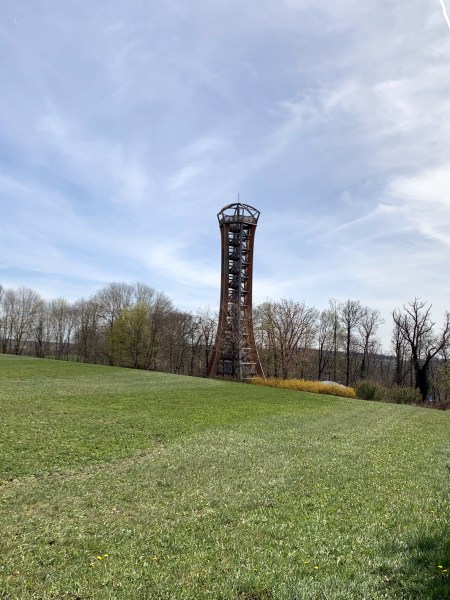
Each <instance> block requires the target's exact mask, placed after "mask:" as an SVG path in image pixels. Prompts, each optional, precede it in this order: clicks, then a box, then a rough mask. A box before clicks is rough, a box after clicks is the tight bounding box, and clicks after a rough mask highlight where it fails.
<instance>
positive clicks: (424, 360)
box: [392, 298, 450, 401]
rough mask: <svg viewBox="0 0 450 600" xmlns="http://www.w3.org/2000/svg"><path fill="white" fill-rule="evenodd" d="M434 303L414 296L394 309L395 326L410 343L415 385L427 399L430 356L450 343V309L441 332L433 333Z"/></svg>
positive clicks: (432, 356)
mask: <svg viewBox="0 0 450 600" xmlns="http://www.w3.org/2000/svg"><path fill="white" fill-rule="evenodd" d="M430 312H431V305H429V306H427V302H423V301H421V300H420V298H415V299H414V300H413V301H412V302H408V303H407V304H404V305H403V310H400V309H396V310H394V312H393V313H392V317H393V319H394V323H395V326H396V327H397V328H398V331H399V333H400V335H401V336H402V337H403V339H404V340H405V342H406V343H407V344H408V347H409V350H410V353H411V361H412V366H413V369H414V376H415V387H416V388H417V389H418V390H419V391H420V395H421V396H422V400H423V401H425V400H426V399H427V397H428V394H429V390H430V380H429V370H430V363H431V360H432V359H433V358H434V357H435V356H436V355H437V354H439V353H440V352H442V351H443V350H444V349H446V348H447V347H448V345H449V343H450V313H448V312H447V313H446V315H445V322H444V325H443V327H442V330H441V332H440V333H439V334H435V333H434V327H435V325H436V323H434V322H433V321H432V320H431V317H430Z"/></svg>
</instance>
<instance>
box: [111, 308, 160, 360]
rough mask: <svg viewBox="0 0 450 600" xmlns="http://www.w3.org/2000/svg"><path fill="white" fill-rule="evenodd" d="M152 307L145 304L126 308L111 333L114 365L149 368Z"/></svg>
mask: <svg viewBox="0 0 450 600" xmlns="http://www.w3.org/2000/svg"><path fill="white" fill-rule="evenodd" d="M149 340H150V307H149V306H148V304H146V303H145V302H139V303H138V304H135V305H134V306H130V307H127V308H124V309H123V310H122V312H121V314H120V315H119V316H117V317H116V318H115V319H114V322H113V324H112V327H111V331H110V333H109V342H110V348H111V355H112V359H113V363H114V364H116V365H118V366H121V367H132V368H134V369H146V368H148V358H149Z"/></svg>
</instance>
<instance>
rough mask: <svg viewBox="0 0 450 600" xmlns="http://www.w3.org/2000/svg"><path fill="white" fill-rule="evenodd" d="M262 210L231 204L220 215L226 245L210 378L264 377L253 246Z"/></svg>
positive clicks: (220, 224)
mask: <svg viewBox="0 0 450 600" xmlns="http://www.w3.org/2000/svg"><path fill="white" fill-rule="evenodd" d="M258 217H259V211H257V210H256V209H255V208H253V207H251V206H248V205H246V204H241V203H237V204H229V205H228V206H225V207H224V208H223V209H222V210H221V211H220V212H219V214H218V215H217V218H218V219H219V228H220V236H221V244H222V269H221V292H220V309H219V324H218V328H217V336H216V342H215V345H214V348H213V351H212V355H211V359H210V361H209V364H208V367H207V371H206V376H207V377H217V376H219V377H226V378H231V379H237V380H239V381H243V380H245V379H249V378H250V377H253V376H259V377H263V376H264V374H263V370H262V367H261V363H260V361H259V357H258V352H257V350H256V344H255V337H254V333H253V318H252V285H253V248H254V240H255V231H256V225H257V223H258Z"/></svg>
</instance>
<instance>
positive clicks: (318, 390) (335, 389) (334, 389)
mask: <svg viewBox="0 0 450 600" xmlns="http://www.w3.org/2000/svg"><path fill="white" fill-rule="evenodd" d="M251 382H252V383H253V384H256V385H265V386H268V387H275V388H280V389H283V390H297V391H298V392H311V393H313V394H328V395H330V396H342V397H344V398H356V394H355V390H354V389H353V388H351V387H345V385H339V384H338V383H323V382H322V381H304V380H303V379H277V378H276V377H268V378H267V379H264V378H263V377H253V379H252V380H251Z"/></svg>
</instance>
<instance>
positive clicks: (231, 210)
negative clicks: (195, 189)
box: [217, 202, 260, 226]
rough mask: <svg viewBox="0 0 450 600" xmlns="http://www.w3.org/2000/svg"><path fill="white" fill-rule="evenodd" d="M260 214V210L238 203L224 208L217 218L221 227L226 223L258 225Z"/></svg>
mask: <svg viewBox="0 0 450 600" xmlns="http://www.w3.org/2000/svg"><path fill="white" fill-rule="evenodd" d="M259 214H260V213H259V210H256V208H253V206H249V205H248V204H242V203H241V202H236V203H234V204H228V205H227V206H224V207H223V208H222V210H221V211H220V212H219V213H218V215H217V218H218V219H219V225H220V226H221V225H224V224H225V223H249V224H252V225H256V224H257V222H258V218H259Z"/></svg>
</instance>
